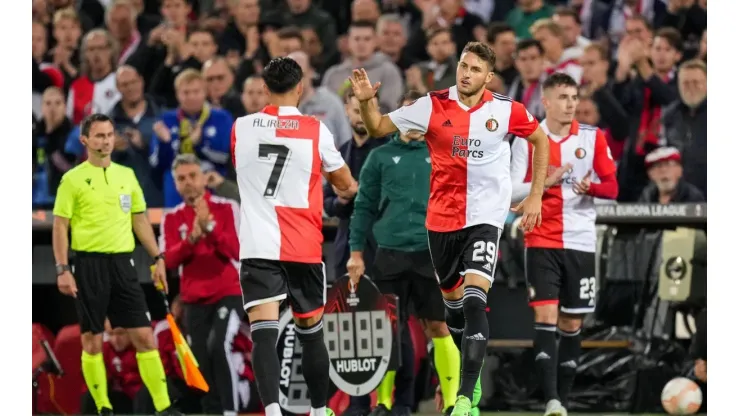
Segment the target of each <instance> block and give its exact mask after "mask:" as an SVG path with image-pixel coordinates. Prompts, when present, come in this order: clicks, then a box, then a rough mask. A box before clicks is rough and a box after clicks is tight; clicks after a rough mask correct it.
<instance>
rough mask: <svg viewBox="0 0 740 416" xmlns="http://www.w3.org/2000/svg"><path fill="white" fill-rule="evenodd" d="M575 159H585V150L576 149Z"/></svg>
mask: <svg viewBox="0 0 740 416" xmlns="http://www.w3.org/2000/svg"><path fill="white" fill-rule="evenodd" d="M576 157H577V158H579V159H583V158H584V157H586V149H584V148H582V147H579V148H577V149H576Z"/></svg>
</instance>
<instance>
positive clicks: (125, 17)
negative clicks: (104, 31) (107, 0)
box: [105, 0, 141, 65]
mask: <svg viewBox="0 0 740 416" xmlns="http://www.w3.org/2000/svg"><path fill="white" fill-rule="evenodd" d="M105 24H106V26H107V27H108V31H109V32H110V34H111V36H113V39H115V40H116V41H117V42H118V45H119V47H120V50H119V51H118V52H119V56H118V65H123V64H124V63H126V61H127V60H128V58H129V57H130V56H131V55H132V54H133V53H134V51H136V49H137V48H138V47H139V44H140V43H141V34H140V33H139V31H138V29H137V27H136V9H134V6H133V5H132V4H131V1H130V0H114V1H113V3H111V5H110V6H109V7H108V10H107V11H106V13H105Z"/></svg>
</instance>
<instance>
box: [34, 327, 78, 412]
mask: <svg viewBox="0 0 740 416" xmlns="http://www.w3.org/2000/svg"><path fill="white" fill-rule="evenodd" d="M53 350H54V354H56V356H57V359H58V360H59V364H60V365H61V366H62V369H64V376H62V377H53V376H46V375H44V376H42V379H46V380H47V382H48V383H47V384H48V396H49V403H48V405H49V406H50V407H49V408H46V405H45V406H44V408H42V402H41V400H39V409H38V410H39V413H44V412H48V413H62V414H77V413H79V412H80V396H81V395H82V391H83V385H84V380H83V378H82V369H81V368H80V357H81V356H82V343H81V342H80V326H79V325H69V326H65V327H64V328H62V329H61V330H60V331H59V333H58V334H57V339H56V342H55V343H54V349H53ZM42 396H43V394H42Z"/></svg>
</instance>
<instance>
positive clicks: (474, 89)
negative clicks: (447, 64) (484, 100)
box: [457, 82, 486, 97]
mask: <svg viewBox="0 0 740 416" xmlns="http://www.w3.org/2000/svg"><path fill="white" fill-rule="evenodd" d="M485 87H486V83H485V82H482V83H481V84H480V85H473V83H472V82H471V83H470V86H469V87H463V88H460V86H459V85H458V86H457V91H458V94H459V95H463V96H466V97H472V96H474V95H476V94H478V93H480V92H481V90H483V88H485Z"/></svg>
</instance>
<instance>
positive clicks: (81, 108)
mask: <svg viewBox="0 0 740 416" xmlns="http://www.w3.org/2000/svg"><path fill="white" fill-rule="evenodd" d="M117 56H118V50H117V49H116V43H115V40H114V39H113V37H111V35H110V33H108V32H106V31H105V30H102V29H95V30H92V31H90V32H88V33H87V34H86V35H85V38H84V39H83V41H82V57H81V59H82V68H81V70H80V76H79V78H77V79H76V80H74V81H73V82H72V85H71V86H70V88H69V96H68V97H67V116H68V117H69V118H70V119H71V120H72V123H74V124H79V123H80V122H81V121H82V119H83V118H85V116H87V115H89V114H92V113H104V114H107V113H109V112H110V110H111V108H113V105H115V103H116V102H118V100H120V99H121V94H120V93H119V92H118V90H117V89H116V74H115V70H116V66H117V65H116V62H117Z"/></svg>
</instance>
